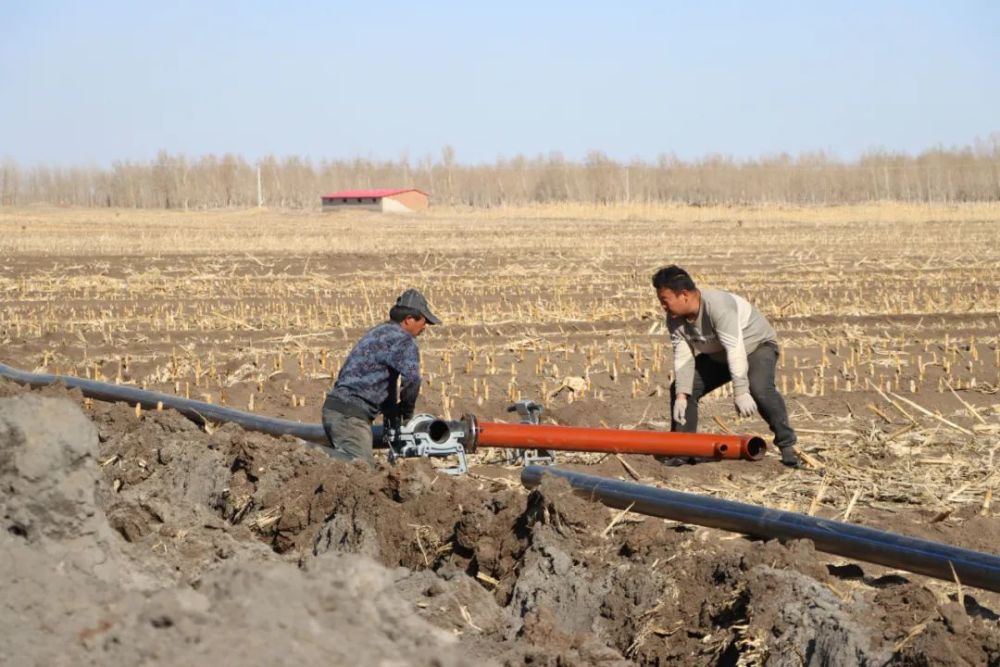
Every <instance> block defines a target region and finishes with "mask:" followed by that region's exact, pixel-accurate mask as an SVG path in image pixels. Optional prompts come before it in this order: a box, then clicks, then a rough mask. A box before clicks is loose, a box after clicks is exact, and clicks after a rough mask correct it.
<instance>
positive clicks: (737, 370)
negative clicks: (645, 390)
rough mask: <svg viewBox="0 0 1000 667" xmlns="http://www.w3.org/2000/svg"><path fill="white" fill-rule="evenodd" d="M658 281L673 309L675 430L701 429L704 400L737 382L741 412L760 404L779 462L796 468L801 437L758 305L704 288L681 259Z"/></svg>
mask: <svg viewBox="0 0 1000 667" xmlns="http://www.w3.org/2000/svg"><path fill="white" fill-rule="evenodd" d="M653 288H654V289H656V295H657V297H658V298H659V299H660V305H661V306H663V310H664V311H666V313H667V329H668V331H669V332H670V341H671V343H672V345H673V350H674V382H673V384H671V385H670V414H671V426H670V430H671V431H680V432H685V433H695V432H697V431H698V401H699V400H700V399H701V397H702V396H704V395H706V394H708V393H709V392H711V391H714V390H715V389H717V388H718V387H721V386H722V385H724V384H725V383H727V382H730V381H731V382H732V383H733V395H734V397H735V404H736V412H737V413H738V414H739V415H740V416H741V417H750V416H752V415H753V414H755V413H757V412H758V411H759V412H760V415H761V417H763V418H764V421H766V422H767V425H768V426H769V427H770V428H771V432H772V433H774V444H775V445H776V446H777V447H778V449H779V451H780V452H781V462H782V463H784V464H785V465H787V466H791V467H798V465H799V458H798V456H797V455H796V453H795V443H796V441H797V437H796V435H795V431H794V430H792V427H791V425H789V423H788V410H787V408H786V407H785V399H783V398H782V397H781V394H780V393H778V389H777V387H775V385H774V372H775V367H776V365H777V361H778V337H777V335H776V334H775V332H774V329H773V328H772V327H771V325H770V324H769V323H768V321H767V320H766V319H765V318H764V316H763V315H761V313H760V311H759V310H757V309H756V308H755V307H754V306H752V305H751V304H750V303H749V302H747V301H746V300H745V299H743V298H742V297H739V296H736V295H735V294H731V293H729V292H724V291H722V290H717V289H698V288H697V286H696V285H695V284H694V280H692V279H691V276H690V275H689V274H688V272H687V271H685V270H684V269H682V268H680V267H679V266H665V267H663V268H661V269H660V270H659V271H657V272H656V273H655V274H654V275H653Z"/></svg>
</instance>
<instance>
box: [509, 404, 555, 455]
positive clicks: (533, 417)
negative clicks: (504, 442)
mask: <svg viewBox="0 0 1000 667" xmlns="http://www.w3.org/2000/svg"><path fill="white" fill-rule="evenodd" d="M543 411H544V408H543V407H542V404H541V403H538V402H536V401H530V400H525V399H522V400H520V401H517V402H516V403H512V404H511V405H509V406H507V412H516V413H517V414H518V415H520V416H521V423H522V424H536V425H537V424H539V423H541V419H540V418H541V416H542V412H543ZM504 458H505V462H506V463H507V465H518V464H521V465H526V466H529V465H552V464H553V463H555V462H556V457H555V454H553V453H552V452H551V451H549V450H547V449H508V450H507V451H506V452H505V453H504Z"/></svg>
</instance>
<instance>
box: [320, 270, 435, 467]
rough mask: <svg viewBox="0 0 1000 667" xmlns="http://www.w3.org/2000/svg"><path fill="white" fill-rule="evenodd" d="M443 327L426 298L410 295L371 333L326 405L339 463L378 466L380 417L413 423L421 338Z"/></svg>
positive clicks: (328, 434)
mask: <svg viewBox="0 0 1000 667" xmlns="http://www.w3.org/2000/svg"><path fill="white" fill-rule="evenodd" d="M440 323H441V320H439V319H438V318H437V317H435V316H434V314H433V313H431V311H430V308H429V307H428V306H427V300H426V299H425V298H424V297H423V295H422V294H421V293H420V292H418V291H417V290H415V289H408V290H406V291H405V292H403V293H402V294H401V295H400V297H399V298H398V299H396V305H395V306H393V307H392V308H391V309H390V310H389V321H387V322H383V323H382V324H379V325H377V326H375V327H373V328H371V329H369V330H368V331H367V332H366V333H365V335H364V336H362V337H361V340H359V341H358V342H357V344H356V345H355V346H354V349H352V350H351V352H350V354H348V355H347V359H345V360H344V365H343V366H342V367H341V369H340V373H339V374H338V375H337V381H336V383H334V385H333V388H332V389H331V390H330V393H329V394H327V397H326V402H324V403H323V430H324V431H326V437H327V438H328V439H329V441H330V446H331V447H333V450H334V451H333V456H334V457H336V458H339V459H342V460H347V461H351V460H354V459H362V460H364V461H366V462H367V463H368V465H370V466H373V465H374V464H375V458H374V456H373V455H372V422H373V421H374V420H375V417H376V415H378V413H380V412H381V413H382V421H383V423H384V424H389V423H393V422H395V423H397V424H398V423H399V422H405V421H409V419H410V418H411V417H413V411H414V409H415V408H416V405H417V396H418V395H419V394H420V353H419V351H418V350H417V343H416V337H417V336H419V335H420V334H421V333H422V332H423V330H424V328H425V327H426V326H427V325H428V324H440ZM397 380H399V382H398V384H399V396H398V398H397V396H396V385H397Z"/></svg>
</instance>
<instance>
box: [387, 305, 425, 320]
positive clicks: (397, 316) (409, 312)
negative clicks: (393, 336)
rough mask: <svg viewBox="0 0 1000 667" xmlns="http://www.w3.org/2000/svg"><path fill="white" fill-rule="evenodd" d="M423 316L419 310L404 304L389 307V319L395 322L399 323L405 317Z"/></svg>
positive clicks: (418, 317)
mask: <svg viewBox="0 0 1000 667" xmlns="http://www.w3.org/2000/svg"><path fill="white" fill-rule="evenodd" d="M423 316H424V315H423V313H421V312H420V311H419V310H417V309H415V308H407V307H406V306H393V307H392V308H390V309H389V319H390V320H392V321H393V322H395V323H396V324H400V323H401V322H402V321H403V320H405V319H406V318H407V317H413V318H416V319H418V320H419V319H420V318H421V317H423Z"/></svg>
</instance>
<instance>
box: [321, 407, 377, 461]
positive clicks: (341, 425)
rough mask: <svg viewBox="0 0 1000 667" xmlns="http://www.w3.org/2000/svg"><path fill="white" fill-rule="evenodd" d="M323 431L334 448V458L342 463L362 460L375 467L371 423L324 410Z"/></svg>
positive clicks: (334, 411)
mask: <svg viewBox="0 0 1000 667" xmlns="http://www.w3.org/2000/svg"><path fill="white" fill-rule="evenodd" d="M323 430H324V431H326V437H327V439H328V440H329V441H330V446H331V447H333V452H331V453H330V455H331V456H333V458H335V459H340V460H341V461H354V460H356V459H360V460H362V461H364V462H365V463H367V464H368V465H369V466H374V465H375V457H374V455H373V453H372V423H371V422H370V421H368V420H367V419H362V418H361V417H355V416H352V415H345V414H343V413H342V412H338V411H337V410H331V409H329V408H323Z"/></svg>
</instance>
